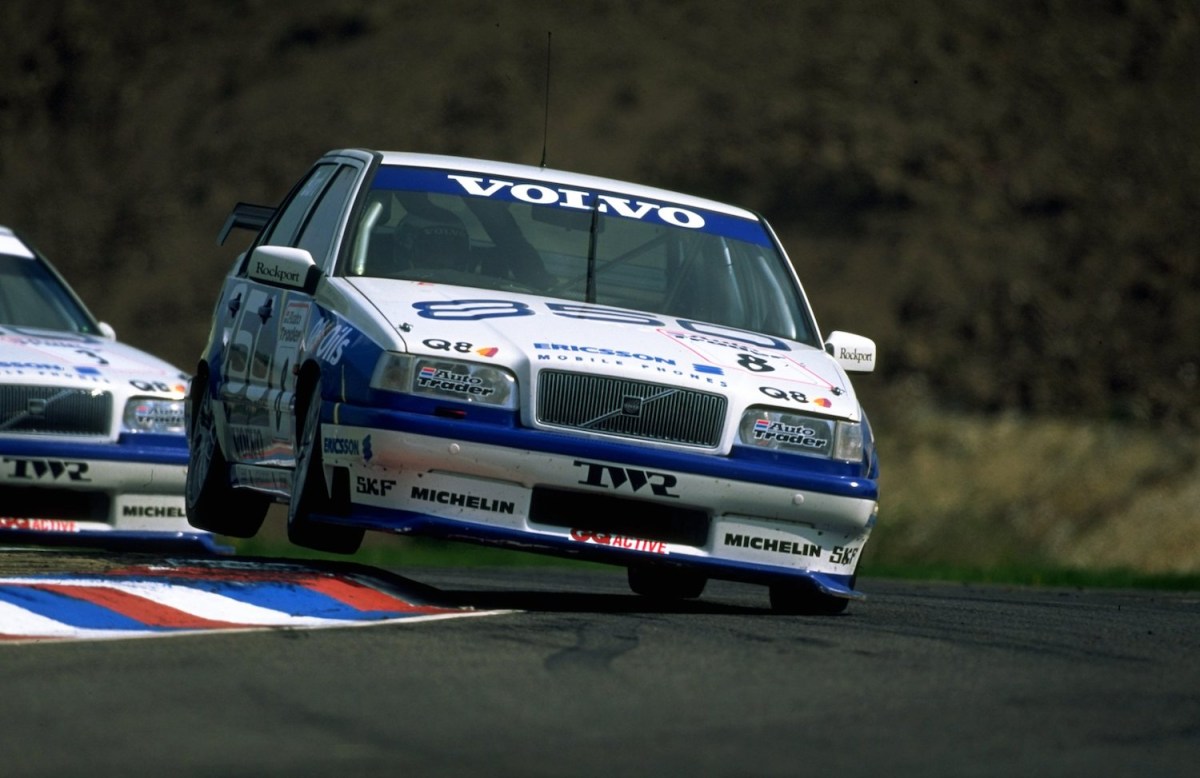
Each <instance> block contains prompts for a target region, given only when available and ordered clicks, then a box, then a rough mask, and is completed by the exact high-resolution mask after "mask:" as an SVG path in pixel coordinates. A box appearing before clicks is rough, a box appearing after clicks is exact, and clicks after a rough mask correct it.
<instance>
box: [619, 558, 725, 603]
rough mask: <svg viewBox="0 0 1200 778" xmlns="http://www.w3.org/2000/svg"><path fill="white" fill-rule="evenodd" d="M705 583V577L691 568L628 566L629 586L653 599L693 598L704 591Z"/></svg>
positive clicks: (635, 591) (706, 581) (637, 592)
mask: <svg viewBox="0 0 1200 778" xmlns="http://www.w3.org/2000/svg"><path fill="white" fill-rule="evenodd" d="M707 583H708V579H707V578H705V577H704V576H703V575H700V574H698V573H694V572H692V571H691V570H673V569H669V568H659V567H637V566H635V567H630V568H629V588H630V589H632V590H633V591H634V593H635V594H640V595H642V596H643V597H648V598H650V599H654V600H694V599H696V598H697V597H699V596H700V595H701V594H703V593H704V586H705V584H707Z"/></svg>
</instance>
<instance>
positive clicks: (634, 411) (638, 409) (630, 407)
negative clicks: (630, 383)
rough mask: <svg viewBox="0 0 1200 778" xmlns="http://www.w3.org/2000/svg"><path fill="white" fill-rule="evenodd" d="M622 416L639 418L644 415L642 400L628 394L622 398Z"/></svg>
mask: <svg viewBox="0 0 1200 778" xmlns="http://www.w3.org/2000/svg"><path fill="white" fill-rule="evenodd" d="M621 415H622V416H633V417H635V418H636V417H638V416H641V415H642V398H641V397H634V396H633V395H631V394H627V395H625V396H624V397H622V398H621Z"/></svg>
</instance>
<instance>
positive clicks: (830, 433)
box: [738, 408, 863, 462]
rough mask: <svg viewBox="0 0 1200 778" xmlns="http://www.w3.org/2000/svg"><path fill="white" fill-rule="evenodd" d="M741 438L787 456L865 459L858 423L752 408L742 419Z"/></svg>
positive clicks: (860, 427)
mask: <svg viewBox="0 0 1200 778" xmlns="http://www.w3.org/2000/svg"><path fill="white" fill-rule="evenodd" d="M738 436H739V438H740V439H741V441H742V443H744V444H746V445H748V446H758V447H759V448H769V449H773V450H776V451H781V452H785V453H788V454H805V455H808V456H814V457H824V458H826V459H841V460H845V461H848V462H858V461H860V460H861V459H862V458H863V429H862V424H860V423H859V422H856V421H837V420H835V419H824V418H820V417H818V416H804V415H802V414H798V413H787V412H785V411H774V410H768V409H766V408H750V409H749V410H747V411H746V412H745V413H744V414H743V415H742V421H741V424H740V425H738Z"/></svg>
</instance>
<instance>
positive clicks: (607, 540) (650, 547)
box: [571, 529, 668, 555]
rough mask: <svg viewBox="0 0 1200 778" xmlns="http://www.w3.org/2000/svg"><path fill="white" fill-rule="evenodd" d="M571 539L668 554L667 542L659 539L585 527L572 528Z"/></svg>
mask: <svg viewBox="0 0 1200 778" xmlns="http://www.w3.org/2000/svg"><path fill="white" fill-rule="evenodd" d="M571 540H577V541H579V542H580V543H597V544H599V545H601V546H612V547H613V548H624V549H627V550H629V551H646V552H648V553H651V554H664V555H665V554H667V553H668V552H667V544H666V543H662V542H660V541H657V540H645V539H643V538H631V537H629V536H627V535H613V534H610V533H607V532H589V531H588V530H585V529H573V530H571Z"/></svg>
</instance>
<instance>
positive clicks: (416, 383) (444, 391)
mask: <svg viewBox="0 0 1200 778" xmlns="http://www.w3.org/2000/svg"><path fill="white" fill-rule="evenodd" d="M371 388H372V389H382V390H384V391H387V392H405V393H408V394H417V395H425V396H429V397H440V398H441V399H443V400H453V401H455V402H461V403H479V404H481V405H492V406H496V407H500V408H508V409H510V410H512V409H515V408H516V407H517V379H516V377H515V376H513V374H512V373H510V372H508V371H507V370H505V369H504V368H500V367H495V366H494V365H483V364H480V363H478V362H460V361H458V360H453V359H437V358H435V357H413V356H410V355H408V354H391V353H388V354H384V355H383V356H381V357H380V358H379V362H378V363H376V365H375V373H374V375H372V376H371Z"/></svg>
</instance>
